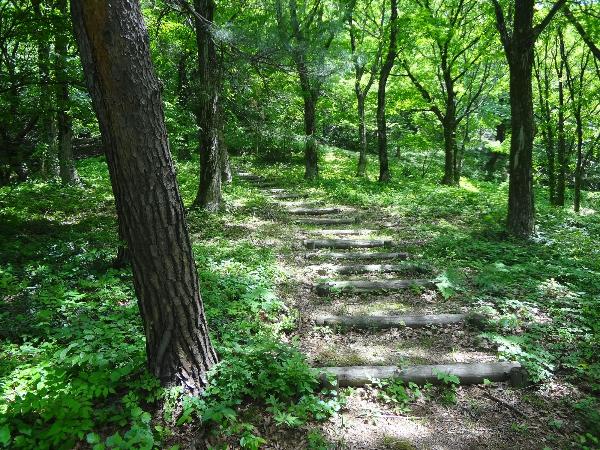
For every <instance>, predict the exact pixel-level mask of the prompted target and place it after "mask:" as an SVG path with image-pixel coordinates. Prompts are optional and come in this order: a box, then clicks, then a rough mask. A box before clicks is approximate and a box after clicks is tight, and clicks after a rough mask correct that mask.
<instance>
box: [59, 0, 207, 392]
mask: <svg viewBox="0 0 600 450" xmlns="http://www.w3.org/2000/svg"><path fill="white" fill-rule="evenodd" d="M71 14H72V20H73V24H74V28H75V34H76V36H77V41H78V45H79V52H80V56H81V60H82V64H83V69H84V73H85V77H86V82H87V86H88V90H89V92H90V95H91V97H92V103H93V106H94V109H95V111H96V115H97V117H98V121H99V124H100V130H101V133H102V140H103V145H104V149H105V153H106V159H107V162H108V168H109V173H110V178H111V182H112V187H113V193H114V195H115V202H116V207H117V214H118V216H119V220H120V221H121V223H122V230H123V232H124V234H125V236H124V238H125V240H126V241H127V244H128V248H129V250H130V252H131V261H132V268H133V278H134V286H135V291H136V295H137V298H138V304H139V308H140V313H141V316H142V320H143V323H144V329H145V334H146V352H147V357H148V367H149V370H150V371H151V372H152V373H153V374H154V375H155V376H156V377H157V378H159V379H160V380H161V382H162V383H163V384H164V385H165V386H179V387H182V388H183V390H184V391H185V392H188V393H192V394H198V393H199V392H201V391H202V389H203V388H204V387H205V386H206V382H207V379H206V373H207V371H208V369H210V367H211V366H212V365H213V364H214V363H215V362H216V360H217V358H216V354H215V352H214V350H213V347H212V345H211V342H210V338H209V334H208V328H207V324H206V320H205V316H204V311H203V306H202V301H201V298H200V292H199V286H198V274H197V272H196V266H195V262H194V258H193V254H192V248H191V245H190V241H189V236H188V230H187V226H186V221H185V215H184V209H183V204H182V201H181V197H180V195H179V190H178V187H177V182H176V178H175V171H174V168H173V163H172V160H171V156H170V152H169V144H168V140H167V132H166V128H165V124H164V117H163V106H162V101H161V96H160V86H159V82H158V79H157V78H156V76H155V75H154V70H153V67H152V63H151V61H150V53H149V40H148V33H147V31H146V28H145V25H144V22H143V18H142V13H141V10H140V5H139V3H138V2H137V1H131V0H116V1H113V2H110V3H108V2H101V1H90V2H80V1H78V0H72V1H71Z"/></svg>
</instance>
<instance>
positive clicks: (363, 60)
mask: <svg viewBox="0 0 600 450" xmlns="http://www.w3.org/2000/svg"><path fill="white" fill-rule="evenodd" d="M378 10H381V11H378ZM378 12H379V15H380V19H378V18H377V16H376V13H378ZM384 20H385V2H381V3H380V2H374V1H367V2H354V4H353V5H351V9H350V14H349V15H348V33H349V36H350V50H351V52H352V63H353V65H354V93H355V95H356V105H357V111H358V139H359V145H360V147H359V149H360V150H359V158H358V168H357V171H356V175H357V176H359V177H363V176H365V172H366V169H367V127H366V120H365V102H366V98H367V95H368V94H369V91H370V90H371V87H372V86H373V83H374V81H375V78H376V75H377V73H378V71H379V65H380V63H381V53H382V50H383V35H382V33H383V22H384ZM372 40H375V41H376V42H372ZM369 47H374V48H369Z"/></svg>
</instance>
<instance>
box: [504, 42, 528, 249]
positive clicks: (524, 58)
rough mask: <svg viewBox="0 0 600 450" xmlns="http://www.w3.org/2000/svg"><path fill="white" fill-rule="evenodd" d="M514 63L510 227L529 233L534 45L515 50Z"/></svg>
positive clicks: (515, 232) (523, 234)
mask: <svg viewBox="0 0 600 450" xmlns="http://www.w3.org/2000/svg"><path fill="white" fill-rule="evenodd" d="M513 52H514V53H513V57H512V61H511V63H510V111H511V129H512V135H511V141H510V158H509V176H510V180H509V188H508V220H507V222H508V231H509V233H511V234H513V235H515V236H521V237H528V236H530V235H531V234H533V231H534V229H535V218H534V204H533V201H534V196H533V179H532V153H533V135H534V122H533V100H532V91H531V70H532V58H533V46H529V47H528V48H527V49H524V50H522V51H519V50H518V49H515V50H514V51H513Z"/></svg>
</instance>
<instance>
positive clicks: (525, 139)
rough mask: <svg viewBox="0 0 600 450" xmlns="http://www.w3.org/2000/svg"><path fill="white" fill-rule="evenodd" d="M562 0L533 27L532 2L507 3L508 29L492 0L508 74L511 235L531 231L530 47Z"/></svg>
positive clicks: (523, 234) (532, 220) (509, 226)
mask: <svg viewBox="0 0 600 450" xmlns="http://www.w3.org/2000/svg"><path fill="white" fill-rule="evenodd" d="M565 1H566V0H558V1H557V2H555V3H554V5H553V6H552V8H551V9H550V11H549V12H548V13H547V14H546V16H545V17H544V19H543V20H542V21H540V22H539V23H538V24H537V25H535V26H534V24H533V18H534V11H535V1H534V0H513V1H511V2H510V4H511V8H509V10H510V11H512V15H513V18H512V19H513V25H512V30H509V27H508V24H507V21H506V18H505V14H504V11H503V9H502V6H501V5H500V3H499V1H498V0H492V2H493V4H494V10H495V14H496V27H497V29H498V32H499V34H500V41H501V42H502V45H503V47H504V53H505V54H506V60H507V61H508V67H509V72H510V111H511V130H512V133H511V145H510V158H509V188H508V217H507V229H508V232H509V233H510V234H512V235H515V236H519V237H529V236H531V235H532V234H533V232H534V230H535V208H534V194H533V174H532V159H533V138H534V128H535V127H534V120H533V91H532V83H531V81H532V67H533V59H534V58H533V55H534V44H535V41H536V40H537V38H538V36H539V35H540V34H541V32H542V31H543V30H544V29H545V28H546V26H547V25H548V24H549V23H550V21H551V20H552V18H553V17H554V16H555V14H556V13H557V12H558V11H559V10H560V8H562V6H563V5H564V4H565Z"/></svg>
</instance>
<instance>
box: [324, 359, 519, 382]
mask: <svg viewBox="0 0 600 450" xmlns="http://www.w3.org/2000/svg"><path fill="white" fill-rule="evenodd" d="M318 370H319V378H320V379H321V382H322V383H323V384H325V385H329V386H331V383H330V382H329V381H328V376H332V377H334V380H336V381H337V386H339V387H348V386H353V387H359V386H364V385H366V384H371V383H372V382H373V380H375V379H377V380H402V381H403V382H405V383H410V382H412V383H416V384H419V385H423V384H425V383H432V384H440V383H441V381H440V380H439V378H438V374H439V373H446V374H450V375H455V376H457V377H458V379H459V380H460V384H461V385H469V384H481V383H483V380H486V379H487V380H490V381H509V382H510V383H511V384H512V385H513V386H519V387H520V386H523V385H525V384H526V379H527V375H526V373H525V369H524V368H523V367H522V366H521V364H519V363H518V362H491V363H455V364H435V365H417V366H409V367H405V368H400V367H398V366H351V367H323V368H319V369H318Z"/></svg>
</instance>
